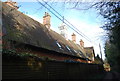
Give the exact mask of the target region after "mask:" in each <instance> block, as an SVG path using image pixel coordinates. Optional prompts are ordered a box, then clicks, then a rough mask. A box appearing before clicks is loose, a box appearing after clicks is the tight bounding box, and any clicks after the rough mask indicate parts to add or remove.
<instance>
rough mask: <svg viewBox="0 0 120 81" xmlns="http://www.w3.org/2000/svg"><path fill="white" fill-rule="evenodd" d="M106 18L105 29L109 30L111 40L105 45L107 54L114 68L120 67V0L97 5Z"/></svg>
mask: <svg viewBox="0 0 120 81" xmlns="http://www.w3.org/2000/svg"><path fill="white" fill-rule="evenodd" d="M96 8H97V9H99V11H100V14H101V15H102V16H103V17H104V18H105V24H104V26H102V28H103V29H105V30H107V31H108V32H109V33H108V38H109V42H106V45H105V54H106V57H107V59H108V62H109V63H110V64H111V65H112V67H113V69H115V70H117V71H118V70H119V69H118V68H120V63H119V59H120V37H119V36H120V2H100V3H99V4H97V6H96Z"/></svg>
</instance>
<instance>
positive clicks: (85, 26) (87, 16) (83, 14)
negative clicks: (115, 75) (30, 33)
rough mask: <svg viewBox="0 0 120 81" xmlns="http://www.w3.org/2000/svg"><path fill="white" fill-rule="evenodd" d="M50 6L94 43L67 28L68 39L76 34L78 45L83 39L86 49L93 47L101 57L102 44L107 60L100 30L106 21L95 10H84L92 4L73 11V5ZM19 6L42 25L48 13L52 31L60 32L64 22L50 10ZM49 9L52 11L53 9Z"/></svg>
mask: <svg viewBox="0 0 120 81" xmlns="http://www.w3.org/2000/svg"><path fill="white" fill-rule="evenodd" d="M2 1H6V0H2ZM41 2H42V1H41ZM42 3H43V2H42ZM43 4H44V3H43ZM48 4H49V5H51V6H52V8H54V9H55V10H56V11H57V12H59V13H60V14H61V15H62V16H64V18H65V19H67V20H68V21H69V22H70V23H71V24H73V25H74V26H75V27H76V28H77V29H79V31H81V32H82V33H84V34H85V35H86V36H87V37H88V38H89V39H90V41H92V42H90V41H88V40H86V39H85V38H83V37H82V36H80V35H78V34H77V33H76V32H75V31H73V30H72V29H70V28H69V27H67V26H66V27H67V37H68V39H70V40H71V35H72V33H75V34H76V38H77V41H76V43H78V44H79V41H80V39H82V40H83V41H84V44H85V47H90V46H93V47H94V50H95V55H97V54H99V56H100V48H99V44H100V45H101V48H102V54H103V55H102V56H103V57H102V58H103V59H105V56H104V42H105V39H104V35H105V31H104V30H103V29H102V28H100V27H101V26H102V25H103V23H104V19H103V18H102V16H100V15H99V13H98V12H97V11H96V10H95V9H94V8H91V9H89V10H82V9H84V8H87V7H89V4H90V2H85V3H82V4H79V5H80V6H79V8H80V9H75V8H74V9H72V7H73V4H64V3H63V2H55V3H54V2H53V3H51V2H48ZM18 6H20V8H19V9H18V10H19V11H21V12H23V13H24V14H26V15H28V16H30V17H32V18H33V19H35V20H37V21H39V22H40V23H43V16H44V13H45V12H48V13H49V14H50V15H51V29H52V30H54V31H56V32H58V33H59V32H60V31H59V29H58V27H59V26H60V25H61V24H62V21H60V20H59V19H58V18H57V17H56V16H55V15H53V14H52V13H51V12H50V11H49V10H48V9H46V8H44V7H43V6H42V5H40V4H39V3H37V2H19V1H18ZM48 8H49V7H48ZM49 9H50V10H51V11H52V9H51V8H49Z"/></svg>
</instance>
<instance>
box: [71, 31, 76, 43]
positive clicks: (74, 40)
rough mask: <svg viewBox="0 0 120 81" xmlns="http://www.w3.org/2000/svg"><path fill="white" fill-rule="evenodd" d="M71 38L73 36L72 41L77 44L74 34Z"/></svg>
mask: <svg viewBox="0 0 120 81" xmlns="http://www.w3.org/2000/svg"><path fill="white" fill-rule="evenodd" d="M71 36H72V41H73V42H74V43H76V35H75V34H74V33H73V34H72V35H71Z"/></svg>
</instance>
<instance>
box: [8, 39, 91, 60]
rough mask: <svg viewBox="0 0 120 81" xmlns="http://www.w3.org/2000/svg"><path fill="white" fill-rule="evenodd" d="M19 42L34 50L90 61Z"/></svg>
mask: <svg viewBox="0 0 120 81" xmlns="http://www.w3.org/2000/svg"><path fill="white" fill-rule="evenodd" d="M10 41H12V42H18V41H13V40H10ZM19 43H21V44H23V45H25V47H27V48H30V49H34V50H36V51H42V52H45V53H52V54H54V53H55V54H56V55H60V56H61V55H63V56H65V57H67V56H69V57H73V58H78V59H82V60H89V61H91V60H90V59H88V58H81V57H77V56H73V55H69V54H67V53H61V52H57V51H54V50H49V49H45V48H41V47H38V46H34V45H30V44H27V43H22V42H19Z"/></svg>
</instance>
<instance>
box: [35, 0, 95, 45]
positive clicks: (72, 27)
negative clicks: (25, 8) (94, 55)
mask: <svg viewBox="0 0 120 81" xmlns="http://www.w3.org/2000/svg"><path fill="white" fill-rule="evenodd" d="M37 1H38V3H39V4H40V5H42V6H43V7H45V8H46V9H48V10H49V11H50V12H51V13H52V14H53V15H55V16H56V17H57V18H58V19H59V20H61V21H63V16H62V15H61V14H60V13H59V12H57V11H56V10H55V9H54V8H52V7H51V6H50V5H49V4H48V3H47V2H45V1H44V0H42V1H43V2H44V3H46V5H48V7H50V8H51V9H52V10H53V11H54V12H55V13H57V15H56V14H55V13H54V12H53V11H51V10H50V9H49V8H48V7H46V6H45V4H43V3H42V2H40V1H39V0H37ZM58 15H59V16H60V17H62V18H60V17H59V16H58ZM64 23H65V24H66V25H67V26H68V27H70V28H71V29H72V30H74V31H75V32H76V33H78V34H79V35H80V36H82V37H83V38H85V39H86V40H88V41H89V42H91V43H94V42H92V41H91V39H90V38H88V37H87V36H86V35H85V34H83V33H82V32H81V31H80V30H78V29H77V28H76V27H75V26H74V25H73V24H71V23H70V22H69V21H68V20H67V19H65V18H64ZM94 44H95V43H94ZM96 45H97V44H96Z"/></svg>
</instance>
